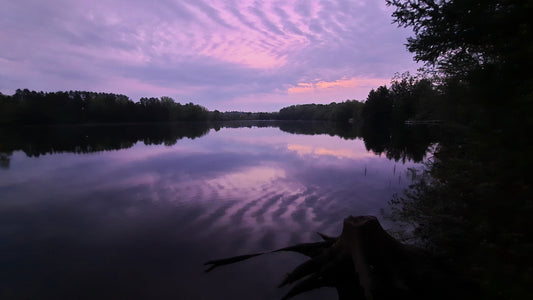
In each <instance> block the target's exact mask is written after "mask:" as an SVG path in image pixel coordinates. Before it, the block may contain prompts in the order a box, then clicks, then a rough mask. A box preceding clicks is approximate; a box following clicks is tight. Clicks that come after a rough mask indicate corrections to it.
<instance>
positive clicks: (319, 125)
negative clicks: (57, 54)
mask: <svg viewBox="0 0 533 300" xmlns="http://www.w3.org/2000/svg"><path fill="white" fill-rule="evenodd" d="M241 127H247V128H252V127H258V128H265V127H273V128H279V129H280V130H282V131H284V132H289V133H292V134H306V135H318V134H327V135H330V136H338V137H341V138H343V139H357V138H363V139H364V141H365V145H366V148H367V150H369V151H373V152H375V153H377V154H382V153H385V155H386V156H387V158H389V159H394V160H396V161H398V160H402V161H405V160H413V161H415V162H419V161H422V160H423V158H424V157H425V155H426V153H427V150H428V147H429V146H430V145H431V144H432V143H433V142H434V140H435V139H434V137H433V135H432V134H433V132H432V131H431V130H430V129H428V128H426V127H416V126H415V127H401V128H382V127H379V126H372V127H369V126H366V127H365V126H363V127H362V128H361V126H359V125H357V124H348V123H339V122H320V121H230V122H212V123H210V122H194V123H170V124H131V125H71V126H22V127H9V128H7V127H4V128H0V137H1V140H2V141H4V144H3V148H2V150H3V151H4V152H5V153H7V154H5V155H3V156H2V166H4V167H5V166H9V156H10V154H9V153H10V152H12V151H18V150H20V151H23V152H24V153H26V155H28V156H30V157H32V156H39V155H44V154H48V153H60V152H72V153H90V152H98V151H109V150H118V149H126V148H130V147H132V146H133V145H134V144H135V143H137V142H139V141H142V142H143V143H144V144H145V145H160V144H164V145H167V146H171V145H174V144H176V142H177V141H178V140H180V139H183V138H191V139H193V138H197V137H202V136H204V135H206V134H207V133H208V132H209V130H210V129H215V130H219V129H220V128H241Z"/></svg>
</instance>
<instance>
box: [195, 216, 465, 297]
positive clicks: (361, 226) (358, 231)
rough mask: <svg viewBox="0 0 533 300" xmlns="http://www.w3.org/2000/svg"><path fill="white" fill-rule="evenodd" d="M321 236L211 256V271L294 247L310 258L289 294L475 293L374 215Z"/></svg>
mask: <svg viewBox="0 0 533 300" xmlns="http://www.w3.org/2000/svg"><path fill="white" fill-rule="evenodd" d="M319 234H320V233H319ZM320 236H321V237H322V239H323V241H322V242H317V243H304V244H298V245H295V246H291V247H286V248H281V249H277V250H274V251H268V252H260V253H254V254H248V255H241V256H235V257H231V258H226V259H219V260H212V261H208V262H206V263H205V265H208V266H209V268H208V269H207V270H206V272H209V271H212V270H213V269H215V268H217V267H220V266H223V265H228V264H232V263H236V262H239V261H243V260H246V259H249V258H252V257H255V256H258V255H262V254H266V253H273V252H281V251H291V252H297V253H301V254H304V255H306V256H308V257H310V259H309V260H307V261H306V262H304V263H302V264H301V265H299V266H298V267H296V268H295V269H294V270H293V271H292V272H291V273H289V274H288V275H287V277H286V278H285V279H284V280H283V281H282V282H281V284H280V287H282V286H285V285H287V284H293V283H294V286H293V287H292V289H291V290H290V291H289V292H288V293H287V294H286V295H285V296H284V297H283V299H289V298H292V297H294V296H296V295H299V294H301V293H304V292H306V291H309V290H313V289H317V288H321V287H334V288H336V289H337V292H338V295H339V299H365V300H370V299H395V300H396V299H458V298H470V297H471V296H472V295H471V294H470V293H468V294H466V293H464V291H463V289H461V284H460V283H459V281H458V280H455V278H454V277H453V276H452V275H450V274H449V273H447V272H445V271H444V270H443V269H442V268H441V267H439V266H437V264H436V263H435V261H434V260H433V259H432V258H431V256H430V255H429V254H428V253H426V252H425V251H423V250H421V249H419V248H416V247H413V246H410V245H405V244H402V243H400V242H399V241H397V240H396V239H394V238H393V237H391V236H390V235H389V234H388V233H387V232H386V231H385V230H384V229H383V228H382V227H381V224H380V223H379V222H378V220H377V219H376V218H375V217H373V216H359V217H352V216H350V217H348V218H346V219H345V220H344V223H343V229H342V233H341V235H340V236H339V237H336V238H334V237H329V236H326V235H323V234H320Z"/></svg>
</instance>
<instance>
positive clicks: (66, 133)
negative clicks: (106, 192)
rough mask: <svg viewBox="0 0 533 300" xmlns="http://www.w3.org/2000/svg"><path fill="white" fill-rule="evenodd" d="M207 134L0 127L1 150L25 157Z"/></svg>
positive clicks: (151, 128)
mask: <svg viewBox="0 0 533 300" xmlns="http://www.w3.org/2000/svg"><path fill="white" fill-rule="evenodd" d="M207 132H209V126H207V124H206V123H194V124H193V123H191V124H160V125H153V124H152V125H101V126H97V125H82V126H76V125H74V126H24V127H18V128H1V129H0V136H1V137H2V140H3V141H4V147H3V150H4V151H8V152H11V151H17V150H20V151H23V152H24V153H26V155H27V156H30V157H32V156H39V155H44V154H48V153H60V152H72V153H90V152H98V151H109V150H119V149H126V148H130V147H132V146H133V145H134V144H135V143H137V142H138V141H142V142H144V144H146V145H159V144H164V145H174V144H175V143H176V142H177V141H178V140H180V139H183V138H191V139H192V138H197V137H201V136H203V135H205V134H207Z"/></svg>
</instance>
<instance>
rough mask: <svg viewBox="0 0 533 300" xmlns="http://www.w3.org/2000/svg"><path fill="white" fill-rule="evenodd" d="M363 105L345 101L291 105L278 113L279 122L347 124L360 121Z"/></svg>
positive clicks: (354, 101) (353, 101) (357, 102)
mask: <svg viewBox="0 0 533 300" xmlns="http://www.w3.org/2000/svg"><path fill="white" fill-rule="evenodd" d="M362 107H363V103H361V102H359V101H356V100H347V101H345V102H341V103H335V102H332V103H330V104H303V105H291V106H289V107H285V108H282V109H281V110H280V111H279V115H278V119H280V120H321V121H338V122H348V121H350V120H352V121H353V120H360V115H361V110H362Z"/></svg>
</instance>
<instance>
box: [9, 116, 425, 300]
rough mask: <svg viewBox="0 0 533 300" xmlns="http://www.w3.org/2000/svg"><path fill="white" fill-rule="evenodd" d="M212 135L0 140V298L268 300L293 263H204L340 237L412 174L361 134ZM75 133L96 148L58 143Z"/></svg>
mask: <svg viewBox="0 0 533 300" xmlns="http://www.w3.org/2000/svg"><path fill="white" fill-rule="evenodd" d="M287 124H288V123H287ZM217 126H219V127H217V128H218V131H216V130H212V131H210V129H209V128H211V127H212V126H211V127H209V126H207V127H200V128H197V129H194V130H195V131H194V132H196V133H195V134H191V133H190V132H185V131H180V130H182V129H178V128H167V129H160V128H159V127H153V128H152V130H144V129H140V128H139V127H135V126H134V127H133V128H130V129H124V128H122V129H120V128H118V127H117V128H113V129H110V128H107V129H106V130H104V131H101V132H100V131H97V129H96V128H90V127H88V128H82V129H79V128H70V129H60V128H56V129H53V130H50V129H46V130H45V129H43V132H45V131H46V132H48V133H50V132H54V133H53V134H51V135H48V136H47V135H46V134H44V133H43V132H40V133H39V134H38V133H31V134H32V135H30V136H31V138H29V139H25V137H24V136H23V135H18V136H17V133H11V135H8V137H10V138H11V139H6V140H9V141H15V143H2V147H3V148H2V149H3V150H6V149H7V151H8V152H6V153H10V154H9V158H10V166H9V169H2V170H0V194H2V199H1V200H0V239H1V240H2V243H1V245H0V265H1V266H2V271H1V272H0V282H2V284H1V285H0V296H2V298H5V299H11V298H40V299H46V298H53V299H72V298H78V299H95V298H98V299H112V298H114V299H116V298H137V299H139V298H146V299H154V298H169V297H173V298H179V299H198V298H206V299H211V298H221V297H222V298H235V299H241V298H246V299H250V298H253V299H273V298H279V297H280V296H281V295H282V294H284V293H285V292H286V291H285V290H282V291H278V290H277V289H276V288H275V286H276V285H277V284H278V283H279V282H278V281H279V280H280V276H281V274H284V273H285V272H287V271H288V270H290V269H291V266H296V265H297V264H298V263H299V262H301V259H302V258H300V257H296V256H291V255H286V254H284V255H280V256H279V257H276V258H275V259H272V258H271V257H265V258H260V259H257V260H254V261H250V262H246V263H243V264H242V265H239V266H236V267H234V268H228V269H227V270H220V271H218V270H217V272H214V273H212V274H209V276H205V275H204V274H203V273H202V271H203V266H202V263H203V262H204V261H206V260H208V259H210V258H213V257H226V256H231V255H234V254H236V253H247V252H255V251H257V250H265V249H275V248H279V247H281V246H284V245H287V244H295V243H300V242H304V241H306V242H307V241H312V240H318V239H317V237H315V236H314V232H316V231H321V232H324V233H328V234H331V235H337V234H338V231H339V230H340V227H341V222H342V220H343V218H344V217H346V216H347V215H349V214H353V215H364V214H374V215H380V210H381V209H383V208H385V207H386V203H387V201H388V200H390V198H391V195H392V194H393V193H396V192H399V191H401V189H403V188H404V187H405V186H406V184H407V183H408V182H407V181H406V180H405V172H406V169H407V168H409V167H412V166H415V165H416V164H415V163H414V162H406V163H401V162H394V161H390V160H388V159H387V158H385V157H380V156H378V155H375V154H373V153H372V152H369V151H367V150H366V147H365V142H364V141H363V140H361V139H359V138H354V139H342V138H339V136H335V135H329V134H320V135H301V134H296V135H295V134H291V133H288V132H286V131H281V130H279V129H278V128H276V127H273V126H274V125H272V124H271V123H263V124H259V126H256V125H254V126H250V127H240V128H233V127H237V126H233V125H231V126H229V125H228V126H226V127H224V126H221V125H217ZM291 126H293V125H291ZM135 128H136V129H137V130H136V129H135ZM55 130H58V131H59V132H66V133H65V134H66V135H65V136H63V135H62V134H58V135H55V136H54V134H55V132H56V131H55ZM91 130H93V131H91ZM165 130H166V131H165ZM302 130H303V129H302ZM152 131H154V132H152ZM87 132H89V134H87ZM120 132H124V133H125V134H124V135H121V134H120ZM191 132H192V131H191ZM208 132H209V134H206V133H208ZM307 132H308V133H310V132H311V131H307ZM78 134H79V135H83V134H85V135H86V136H89V137H93V138H94V139H93V140H94V141H98V142H87V143H85V144H83V143H81V142H79V141H77V142H76V141H75V142H70V143H69V141H68V138H67V137H73V136H75V135H78ZM165 134H169V135H165ZM199 136H202V138H196V139H193V138H195V137H199ZM184 137H187V138H184ZM93 140H91V141H93ZM104 141H110V143H109V144H105V142H104ZM155 141H157V142H155ZM177 141H179V142H177ZM55 142H58V143H57V144H55ZM76 145H78V146H76ZM79 145H81V146H79ZM97 149H99V150H98V151H96V150H97ZM119 149H120V151H102V150H119ZM82 153H83V155H80V154H82ZM43 154H50V155H43ZM382 221H383V222H384V223H385V224H386V221H385V220H382ZM252 274H253V276H251V275H252ZM236 282H238V283H239V288H232V287H236V285H235V283H236ZM221 295H223V296H221ZM329 296H332V297H333V298H335V292H334V291H328V290H325V291H317V292H314V293H311V294H309V295H308V296H307V297H308V298H309V299H315V298H316V299H322V298H324V297H329Z"/></svg>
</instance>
